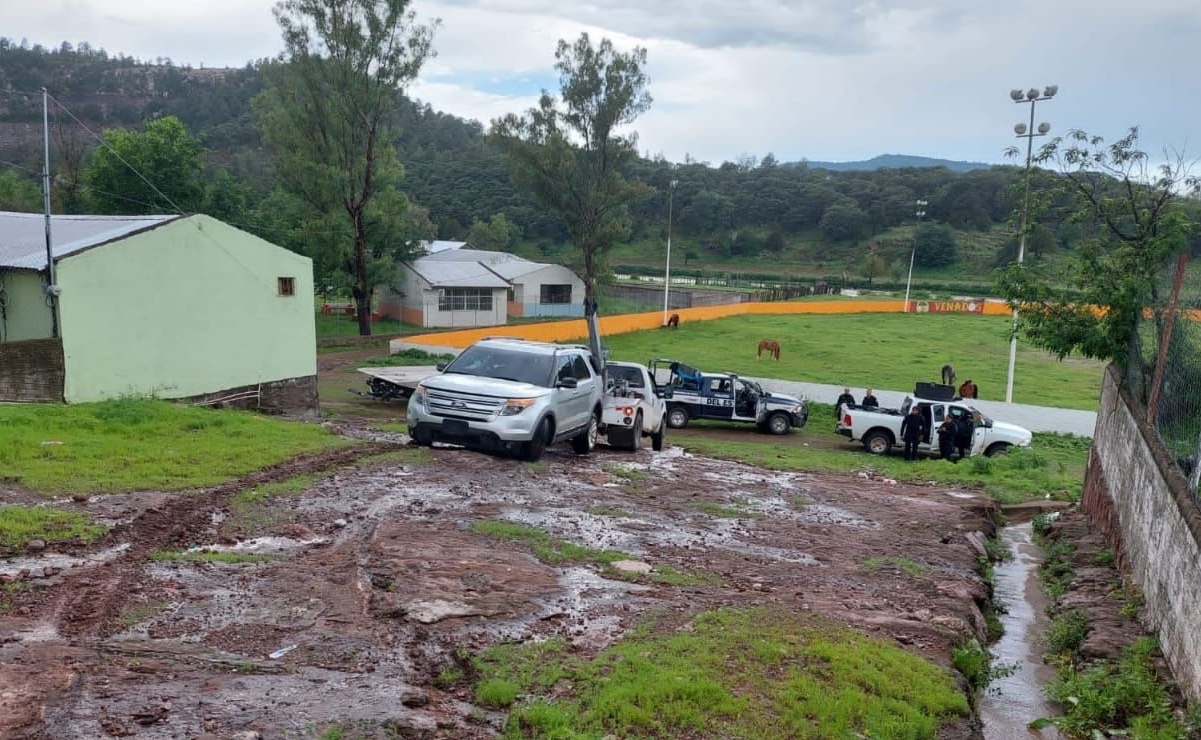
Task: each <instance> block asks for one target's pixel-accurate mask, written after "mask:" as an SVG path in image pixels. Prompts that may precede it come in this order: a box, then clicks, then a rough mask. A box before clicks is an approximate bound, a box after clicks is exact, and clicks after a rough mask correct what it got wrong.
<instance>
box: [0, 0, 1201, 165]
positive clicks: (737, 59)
mask: <svg viewBox="0 0 1201 740" xmlns="http://www.w3.org/2000/svg"><path fill="white" fill-rule="evenodd" d="M272 4H273V2H272V0H193V1H192V2H187V3H184V2H180V3H177V2H167V1H164V0H40V2H30V1H29V0H0V36H7V37H9V38H12V39H16V40H20V39H21V38H27V39H28V40H29V42H30V43H41V44H43V45H47V46H50V45H55V46H57V45H58V44H59V43H60V42H62V41H64V40H66V41H70V42H72V43H77V42H80V41H87V42H89V43H90V44H92V45H93V46H99V47H103V48H105V49H107V50H108V51H109V52H110V53H116V52H123V53H125V54H128V55H131V56H136V57H139V58H143V59H154V58H156V57H169V58H171V59H172V60H173V61H175V62H176V63H186V64H191V65H193V66H200V65H204V66H206V67H217V66H241V65H244V64H245V63H246V62H247V61H251V60H255V59H260V58H263V57H269V56H273V55H275V54H277V53H278V52H279V51H280V49H281V43H280V40H279V32H278V29H277V27H276V25H275V21H274V19H273V18H272V15H271V7H272ZM413 8H414V9H415V10H416V12H417V14H418V16H419V18H421V19H425V20H427V21H428V20H432V19H434V18H440V19H441V20H442V25H441V27H440V28H439V30H438V32H437V35H436V38H435V48H436V50H437V57H436V58H435V59H433V60H432V61H431V62H430V63H429V64H428V65H427V66H426V68H425V70H424V72H423V74H422V76H421V78H420V80H419V81H418V82H417V84H415V85H414V86H413V87H412V89H411V90H410V94H411V95H412V96H413V97H416V98H419V99H421V100H423V101H425V102H428V103H429V104H431V105H432V106H433V107H435V108H437V109H439V110H443V111H446V112H449V113H453V114H455V115H459V116H463V117H466V118H474V119H478V120H481V121H484V122H485V123H486V122H487V121H489V120H491V119H492V118H495V117H497V116H499V115H502V114H504V113H508V112H516V111H521V110H524V109H526V108H528V107H529V106H530V105H531V104H532V103H533V101H534V100H535V99H536V97H537V95H538V93H539V91H540V90H541V89H543V88H547V89H550V90H552V91H554V90H556V89H557V87H558V80H557V77H556V75H555V74H554V70H553V63H554V48H555V44H556V42H557V41H558V39H560V38H568V39H574V38H575V37H577V36H578V35H579V33H580V32H581V31H587V32H589V33H590V34H592V35H593V36H594V37H600V36H607V37H609V38H610V39H612V40H613V42H614V43H615V44H616V45H618V46H619V47H620V48H631V47H633V46H635V45H640V46H644V47H645V48H646V49H647V51H648V58H649V60H648V67H649V69H648V72H649V75H650V78H651V84H650V91H651V94H652V96H653V97H654V104H653V106H652V107H651V110H650V111H649V112H648V113H646V114H645V115H644V116H643V117H642V118H640V119H639V120H638V121H637V122H636V123H635V125H634V128H635V129H636V130H637V132H638V135H639V141H640V149H641V150H642V151H643V152H644V153H646V154H649V155H663V156H665V157H666V158H668V159H669V160H672V161H681V160H683V159H684V158H685V156H691V157H692V158H694V159H696V160H700V161H707V162H711V163H713V164H720V163H721V162H722V161H726V160H735V159H737V158H738V157H740V156H743V155H751V156H755V157H761V156H763V155H764V154H767V153H768V152H771V153H773V154H774V155H775V156H776V158H777V159H779V160H781V161H795V160H799V159H801V158H808V159H812V160H835V161H845V160H853V159H864V158H868V157H872V156H874V155H877V154H883V153H903V154H921V155H926V156H933V157H946V158H949V159H965V160H973V161H984V162H1000V161H1004V160H1003V157H1002V151H1003V150H1004V149H1005V147H1007V146H1008V145H1010V144H1011V143H1014V141H1015V140H1014V138H1013V134H1012V126H1013V124H1014V123H1015V122H1017V121H1019V120H1025V118H1026V116H1027V115H1028V108H1027V107H1026V106H1020V107H1019V106H1016V105H1014V104H1013V103H1012V102H1011V101H1010V100H1009V91H1010V89H1012V88H1014V87H1021V88H1029V87H1032V86H1037V87H1043V86H1045V85H1048V84H1056V85H1058V86H1059V94H1058V95H1057V96H1056V97H1055V99H1054V100H1052V101H1050V102H1048V103H1040V104H1039V105H1038V112H1037V118H1038V120H1039V121H1044V120H1045V121H1047V122H1049V123H1051V125H1052V127H1053V133H1054V132H1059V133H1062V132H1065V131H1067V130H1068V129H1071V128H1083V129H1086V130H1088V131H1089V132H1090V133H1098V134H1101V135H1103V136H1105V137H1106V138H1109V139H1113V138H1117V137H1118V136H1120V135H1122V134H1123V133H1124V132H1125V130H1126V129H1127V128H1128V127H1130V126H1133V125H1138V126H1140V128H1141V130H1142V134H1143V143H1144V147H1145V148H1147V149H1148V150H1150V151H1152V152H1158V151H1161V150H1163V149H1164V148H1165V147H1166V148H1174V149H1184V150H1185V151H1186V152H1187V153H1189V154H1190V155H1192V156H1191V157H1190V158H1196V157H1197V156H1201V75H1198V74H1197V72H1196V63H1197V53H1198V52H1197V50H1198V48H1201V3H1199V2H1197V0H1142V2H1138V3H1128V2H1122V3H1119V2H1117V1H1116V0H1051V1H1050V2H1048V1H1047V0H1005V1H1004V2H997V1H996V0H866V1H863V2H859V1H858V0H690V1H688V2H685V1H684V0H590V1H589V2H571V0H414V4H413ZM1036 123H1037V121H1036Z"/></svg>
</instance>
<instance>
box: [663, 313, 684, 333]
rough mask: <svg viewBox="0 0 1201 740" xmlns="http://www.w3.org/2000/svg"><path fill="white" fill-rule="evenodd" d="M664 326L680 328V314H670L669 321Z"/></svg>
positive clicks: (665, 327)
mask: <svg viewBox="0 0 1201 740" xmlns="http://www.w3.org/2000/svg"><path fill="white" fill-rule="evenodd" d="M663 328H664V329H667V328H671V329H679V328H680V314H678V313H673V314H672V315H671V316H668V317H667V323H666V324H664V325H663Z"/></svg>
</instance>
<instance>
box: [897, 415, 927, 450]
mask: <svg viewBox="0 0 1201 740" xmlns="http://www.w3.org/2000/svg"><path fill="white" fill-rule="evenodd" d="M925 431H926V420H925V419H924V418H922V413H921V409H919V408H918V407H917V406H914V407H913V408H911V409H909V414H908V415H907V416H906V417H905V419H904V420H903V421H902V422H901V439H902V440H903V441H904V442H905V459H906V460H916V459H917V446H918V444H920V443H921V441H922V437H923V436H924V434H925Z"/></svg>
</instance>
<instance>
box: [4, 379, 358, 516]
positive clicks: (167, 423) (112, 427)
mask: <svg viewBox="0 0 1201 740" xmlns="http://www.w3.org/2000/svg"><path fill="white" fill-rule="evenodd" d="M344 444H349V443H348V442H347V441H346V440H343V439H340V438H338V437H335V436H333V435H331V434H330V433H329V431H328V430H327V429H325V428H323V427H319V426H316V425H313V424H303V423H297V422H294V421H283V420H280V419H273V418H270V417H267V416H263V415H261V414H255V413H251V412H246V411H228V410H220V411H219V410H214V409H204V408H197V407H193V406H184V405H180V404H173V403H169V402H167V401H158V400H150V399H121V400H115V401H105V402H103V403H85V404H78V405H70V406H65V405H53V404H38V405H21V406H0V470H3V471H4V476H5V479H6V480H7V481H8V482H10V483H16V484H18V485H21V486H23V487H25V488H28V489H30V490H32V491H36V492H39V493H46V494H56V493H70V492H85V493H99V492H105V493H109V492H115V491H134V490H159V491H177V490H182V489H187V488H196V487H200V486H211V485H217V484H220V483H224V482H226V481H229V480H232V479H234V478H237V477H238V476H241V475H245V474H247V473H250V472H252V471H255V470H259V469H261V468H264V467H267V466H269V465H274V464H276V463H279V462H283V461H284V460H287V459H289V458H292V457H294V456H296V455H298V454H300V453H303V452H312V451H315V450H320V449H324V448H327V447H332V446H337V445H344Z"/></svg>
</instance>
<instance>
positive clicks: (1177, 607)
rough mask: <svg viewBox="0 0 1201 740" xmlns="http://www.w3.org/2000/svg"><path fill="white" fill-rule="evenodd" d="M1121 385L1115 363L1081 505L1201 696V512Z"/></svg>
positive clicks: (1172, 659) (1186, 683) (1192, 692)
mask: <svg viewBox="0 0 1201 740" xmlns="http://www.w3.org/2000/svg"><path fill="white" fill-rule="evenodd" d="M1119 383H1120V378H1119V376H1118V373H1117V372H1116V370H1115V369H1114V368H1113V367H1110V368H1109V369H1108V370H1107V371H1106V373H1105V379H1104V381H1103V384H1102V387H1101V410H1100V412H1099V413H1098V414H1097V429H1096V432H1095V434H1094V435H1093V446H1092V449H1091V451H1090V452H1089V466H1088V472H1087V473H1086V475H1085V484H1084V495H1083V499H1082V504H1081V505H1082V508H1083V509H1084V511H1085V512H1086V513H1087V514H1088V516H1089V518H1090V519H1091V520H1092V522H1093V523H1094V524H1095V525H1096V526H1097V527H1098V529H1100V530H1101V531H1103V532H1104V533H1105V536H1106V538H1107V539H1108V540H1109V542H1110V544H1111V545H1112V546H1113V548H1114V551H1115V553H1116V554H1117V562H1118V565H1119V566H1120V567H1121V568H1122V569H1123V570H1124V571H1126V572H1128V573H1130V575H1131V578H1132V579H1133V580H1134V582H1135V583H1136V584H1137V585H1138V586H1139V588H1141V589H1142V590H1143V593H1144V595H1145V596H1146V608H1145V609H1144V615H1145V618H1146V619H1148V620H1149V621H1150V625H1149V626H1150V627H1151V628H1152V629H1154V630H1155V632H1156V633H1157V634H1158V637H1159V641H1160V645H1161V647H1162V650H1163V653H1164V656H1165V657H1166V658H1167V661H1168V664H1169V665H1170V666H1171V668H1172V672H1173V674H1174V675H1175V677H1176V680H1177V682H1178V683H1179V684H1180V688H1181V690H1182V691H1184V692H1185V694H1186V695H1188V696H1189V697H1190V698H1192V699H1193V700H1195V701H1201V608H1198V605H1201V509H1199V508H1198V505H1197V503H1196V501H1195V500H1194V499H1193V497H1192V494H1190V493H1189V490H1188V484H1187V481H1186V480H1185V478H1184V476H1183V474H1181V472H1180V470H1179V469H1178V468H1177V467H1176V466H1175V465H1173V464H1172V460H1171V457H1170V456H1169V454H1168V452H1167V450H1166V449H1165V448H1164V446H1163V445H1162V443H1160V441H1159V437H1158V435H1157V434H1156V432H1155V430H1154V429H1153V428H1152V427H1150V426H1149V425H1148V424H1147V423H1146V421H1145V420H1144V419H1143V417H1142V416H1141V415H1140V412H1138V411H1136V409H1138V405H1137V404H1136V403H1135V402H1134V401H1133V399H1132V398H1130V396H1129V394H1128V393H1126V392H1125V391H1124V390H1121V389H1120V387H1119Z"/></svg>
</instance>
